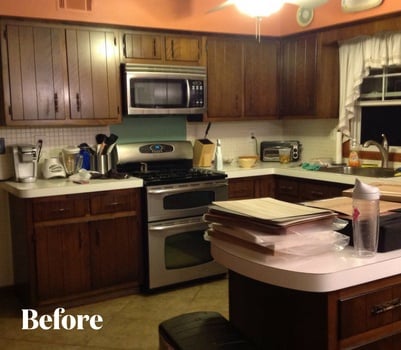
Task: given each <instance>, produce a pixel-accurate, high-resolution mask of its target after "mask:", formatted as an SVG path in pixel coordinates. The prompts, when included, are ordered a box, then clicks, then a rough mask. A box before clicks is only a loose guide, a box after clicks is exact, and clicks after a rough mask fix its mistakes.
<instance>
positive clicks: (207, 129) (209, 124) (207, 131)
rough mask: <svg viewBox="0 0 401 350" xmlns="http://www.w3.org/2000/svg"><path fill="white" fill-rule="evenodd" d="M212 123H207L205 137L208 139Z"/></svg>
mask: <svg viewBox="0 0 401 350" xmlns="http://www.w3.org/2000/svg"><path fill="white" fill-rule="evenodd" d="M211 125H212V123H211V122H209V123H208V124H207V127H206V130H205V137H204V139H207V134H208V133H209V129H210V127H211Z"/></svg>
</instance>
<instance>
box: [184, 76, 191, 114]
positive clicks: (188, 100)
mask: <svg viewBox="0 0 401 350" xmlns="http://www.w3.org/2000/svg"><path fill="white" fill-rule="evenodd" d="M185 82H186V85H187V108H189V102H190V100H191V89H190V86H189V79H186V80H185Z"/></svg>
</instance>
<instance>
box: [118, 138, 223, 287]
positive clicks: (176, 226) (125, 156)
mask: <svg viewBox="0 0 401 350" xmlns="http://www.w3.org/2000/svg"><path fill="white" fill-rule="evenodd" d="M117 147H118V149H117V151H118V170H119V171H124V172H128V173H129V174H131V175H132V176H136V177H140V178H142V179H143V181H144V187H143V191H142V194H143V195H142V201H143V206H144V208H146V213H145V215H144V223H143V224H144V225H143V227H144V228H145V229H144V238H145V239H144V242H145V247H144V248H145V251H146V264H145V265H146V270H147V273H146V276H147V279H146V286H145V288H146V289H147V290H151V289H155V288H159V287H164V286H169V285H174V284H178V283H182V282H188V281H192V280H197V279H202V278H206V277H211V276H218V275H224V274H225V273H226V269H225V268H224V267H222V266H221V265H219V264H218V263H216V262H215V261H214V260H213V258H212V256H211V254H210V243H209V242H208V241H207V240H205V239H204V234H205V231H206V229H207V224H206V223H205V222H204V221H203V220H202V217H203V214H204V213H205V212H206V211H207V208H208V205H209V204H211V203H212V202H213V201H220V200H226V199H227V196H228V183H227V179H226V175H225V174H224V173H221V172H214V171H212V170H208V169H196V168H193V167H192V157H193V152H192V144H191V143H190V142H188V141H175V142H174V141H173V142H172V141H170V142H160V143H134V144H125V145H118V146H117Z"/></svg>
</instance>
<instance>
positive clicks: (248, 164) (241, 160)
mask: <svg viewBox="0 0 401 350" xmlns="http://www.w3.org/2000/svg"><path fill="white" fill-rule="evenodd" d="M257 160H258V157H257V156H241V157H238V164H239V166H240V167H241V168H252V167H253V166H255V163H256V161H257Z"/></svg>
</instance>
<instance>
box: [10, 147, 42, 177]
mask: <svg viewBox="0 0 401 350" xmlns="http://www.w3.org/2000/svg"><path fill="white" fill-rule="evenodd" d="M13 159H14V170H15V179H16V181H18V182H35V181H36V178H37V174H38V149H37V147H36V146H34V145H19V146H18V145H17V146H13Z"/></svg>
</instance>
